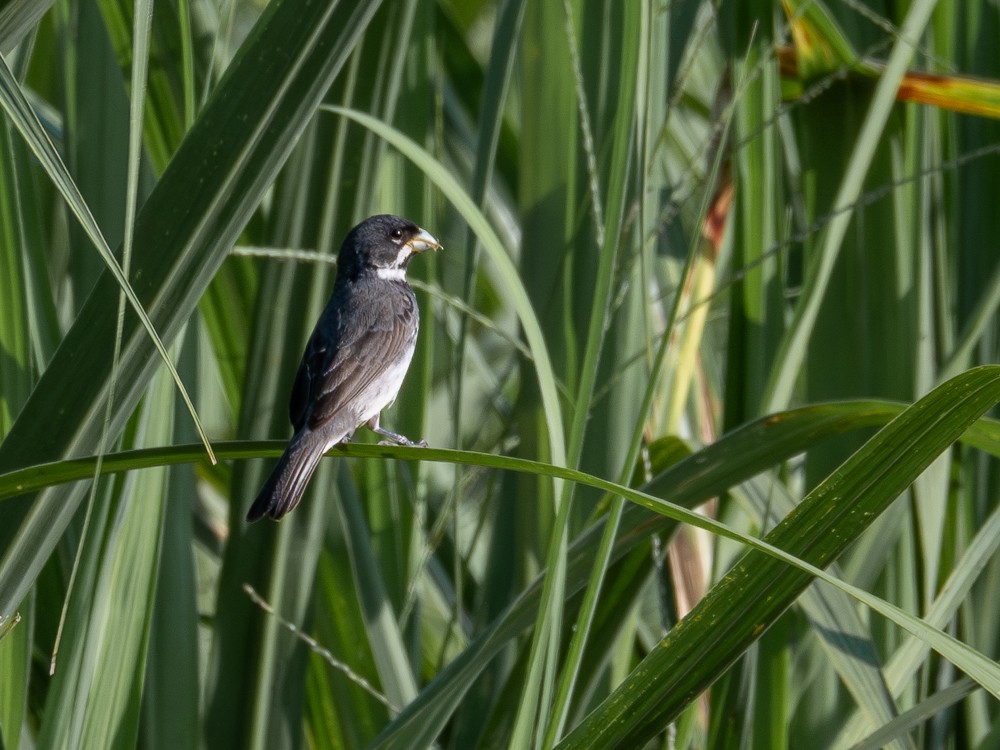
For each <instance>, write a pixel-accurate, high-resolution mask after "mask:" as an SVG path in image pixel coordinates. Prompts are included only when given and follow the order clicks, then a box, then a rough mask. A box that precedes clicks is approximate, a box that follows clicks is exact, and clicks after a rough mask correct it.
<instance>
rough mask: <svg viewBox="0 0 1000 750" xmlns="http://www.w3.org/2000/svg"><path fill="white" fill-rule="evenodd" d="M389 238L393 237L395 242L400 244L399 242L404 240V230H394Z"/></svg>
mask: <svg viewBox="0 0 1000 750" xmlns="http://www.w3.org/2000/svg"><path fill="white" fill-rule="evenodd" d="M389 236H390V237H392V239H393V240H394V241H396V242H398V241H399V240H401V239H403V230H402V229H393V230H392V234H390V235H389Z"/></svg>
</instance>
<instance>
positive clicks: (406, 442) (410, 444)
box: [378, 434, 427, 448]
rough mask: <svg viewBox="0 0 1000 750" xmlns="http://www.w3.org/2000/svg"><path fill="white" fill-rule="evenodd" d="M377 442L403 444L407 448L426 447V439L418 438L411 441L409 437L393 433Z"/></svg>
mask: <svg viewBox="0 0 1000 750" xmlns="http://www.w3.org/2000/svg"><path fill="white" fill-rule="evenodd" d="M378 444H379V445H402V446H405V447H407V448H426V447H427V441H426V440H418V441H416V442H413V441H412V440H410V439H409V438H406V437H403V436H402V435H396V434H393V436H392V437H390V438H388V439H386V440H379V441H378Z"/></svg>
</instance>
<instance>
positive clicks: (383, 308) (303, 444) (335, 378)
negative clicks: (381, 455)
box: [246, 214, 441, 522]
mask: <svg viewBox="0 0 1000 750" xmlns="http://www.w3.org/2000/svg"><path fill="white" fill-rule="evenodd" d="M439 249H441V243H439V242H438V241H437V240H436V239H435V238H434V237H433V236H432V235H431V234H430V233H429V232H427V231H426V230H424V229H421V228H420V227H418V226H417V225H416V224H414V223H413V222H412V221H409V220H407V219H404V218H401V217H399V216H392V215H388V214H382V215H379V216H371V217H369V218H367V219H365V220H364V221H362V222H361V223H360V224H358V225H357V226H356V227H354V228H353V229H352V230H351V231H350V232H349V233H348V234H347V237H346V238H345V239H344V244H343V245H342V246H341V248H340V252H339V253H338V255H337V277H336V280H335V281H334V286H333V292H332V294H331V295H330V300H329V301H328V302H327V304H326V308H325V309H324V310H323V314H322V315H320V318H319V320H318V321H317V322H316V327H315V328H314V329H313V332H312V335H311V336H310V337H309V341H308V343H307V344H306V349H305V353H304V354H303V355H302V362H301V364H300V365H299V369H298V373H297V374H296V376H295V383H294V385H293V386H292V396H291V401H290V403H289V406H288V414H289V417H290V419H291V422H292V426H293V427H294V429H295V434H294V436H293V437H292V439H291V440H290V441H289V443H288V447H287V448H286V449H285V452H284V453H283V454H282V455H281V458H280V459H278V463H277V465H276V466H275V468H274V470H273V471H272V472H271V475H270V477H268V479H267V481H266V482H265V483H264V486H263V487H262V488H261V490H260V492H259V493H258V494H257V497H256V499H255V500H254V501H253V504H252V505H251V506H250V511H249V512H248V513H247V516H246V518H247V521H248V522H253V521H257V520H258V519H260V518H263V517H264V516H270V517H271V518H272V519H274V520H276V521H277V520H279V519H280V518H282V516H284V515H285V514H286V513H288V512H289V511H291V510H292V509H294V508H295V506H296V505H298V503H299V500H301V499H302V494H303V493H304V492H305V489H306V485H307V484H308V482H309V479H310V478H311V477H312V475H313V472H315V471H316V467H317V466H318V465H319V460H320V458H322V456H323V454H324V453H326V452H327V451H328V450H330V448H332V447H333V446H335V445H337V444H338V443H342V442H346V441H349V440H350V439H351V438H352V437H353V435H354V431H355V430H356V429H357V428H358V427H360V426H361V425H366V426H367V427H368V428H369V429H371V430H372V431H374V432H375V433H377V434H378V435H381V436H382V437H383V438H386V439H387V440H388V441H392V442H393V443H397V444H399V445H410V446H416V445H422V446H426V445H427V444H426V443H425V442H423V441H419V442H413V441H411V440H409V439H408V438H406V437H404V436H402V435H398V434H396V433H395V432H391V431H389V430H387V429H385V428H384V427H382V426H381V425H380V424H379V420H380V417H381V414H382V411H383V410H384V409H385V408H386V407H388V406H389V405H391V404H392V403H393V402H394V401H395V400H396V396H397V395H398V393H399V389H400V387H401V386H402V384H403V378H404V377H405V375H406V371H407V369H408V368H409V366H410V360H411V359H412V358H413V350H414V348H415V346H416V342H417V330H418V328H419V324H420V316H419V311H418V308H417V298H416V295H415V294H414V293H413V289H412V288H411V287H410V285H409V284H407V283H406V268H407V266H408V265H409V263H410V261H411V260H412V259H413V257H414V256H415V255H417V254H419V253H422V252H424V251H426V250H439ZM383 442H387V441H385V440H384V441H383Z"/></svg>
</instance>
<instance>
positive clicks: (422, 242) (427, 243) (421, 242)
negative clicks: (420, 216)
mask: <svg viewBox="0 0 1000 750" xmlns="http://www.w3.org/2000/svg"><path fill="white" fill-rule="evenodd" d="M406 244H407V245H409V246H410V249H411V250H413V252H415V253H422V252H423V251H424V250H440V249H441V243H440V242H438V241H437V240H436V239H435V238H434V237H433V235H431V233H430V232H428V231H427V230H426V229H421V230H420V232H418V233H417V236H416V237H414V238H413V239H412V240H410V241H409V242H407V243H406Z"/></svg>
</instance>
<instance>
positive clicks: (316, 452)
mask: <svg viewBox="0 0 1000 750" xmlns="http://www.w3.org/2000/svg"><path fill="white" fill-rule="evenodd" d="M325 449H326V441H325V440H324V439H323V437H322V436H321V435H318V434H316V432H313V431H312V430H309V429H303V430H300V431H299V432H298V433H296V435H295V437H293V438H292V440H291V442H290V443H289V444H288V447H287V448H286V449H285V452H284V453H282V454H281V458H279V459H278V465H277V466H275V467H274V471H272V472H271V476H269V477H268V478H267V481H266V482H264V486H263V487H262V488H261V490H260V492H259V493H257V499H256V500H254V501H253V505H252V506H250V511H249V512H248V513H247V521H250V522H251V523H252V522H253V521H256V520H258V519H260V518H263V517H264V516H270V517H271V518H273V519H274V520H275V521H277V520H278V519H280V518H281V517H282V516H283V515H285V514H286V513H288V511H290V510H292V509H293V508H294V507H295V506H296V505H298V504H299V500H301V499H302V494H303V493H304V492H305V491H306V485H307V484H309V479H310V478H311V477H312V475H313V472H315V471H316V467H317V466H319V460H320V459H321V458H322V457H323V453H324V451H325Z"/></svg>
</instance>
